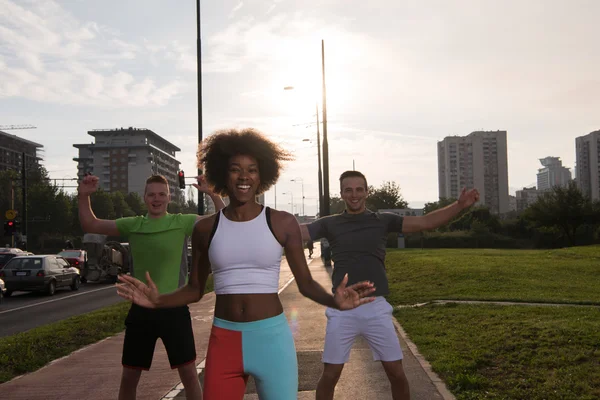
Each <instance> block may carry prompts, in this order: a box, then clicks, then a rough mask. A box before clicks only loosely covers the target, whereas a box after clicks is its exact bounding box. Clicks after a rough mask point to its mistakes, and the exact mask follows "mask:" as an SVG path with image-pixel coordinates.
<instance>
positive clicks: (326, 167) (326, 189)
mask: <svg viewBox="0 0 600 400" xmlns="http://www.w3.org/2000/svg"><path fill="white" fill-rule="evenodd" d="M321 61H322V68H323V199H322V200H323V201H322V202H321V204H322V206H321V207H322V209H323V213H322V214H321V217H324V216H326V215H329V210H330V207H329V201H330V200H329V143H328V142H327V92H326V88H325V41H324V40H321Z"/></svg>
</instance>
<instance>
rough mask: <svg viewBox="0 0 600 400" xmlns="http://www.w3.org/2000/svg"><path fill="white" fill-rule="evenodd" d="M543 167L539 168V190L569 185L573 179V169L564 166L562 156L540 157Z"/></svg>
mask: <svg viewBox="0 0 600 400" xmlns="http://www.w3.org/2000/svg"><path fill="white" fill-rule="evenodd" d="M540 163H541V164H542V166H543V168H540V169H538V173H537V190H541V191H544V190H550V189H552V188H553V187H554V186H567V185H568V184H569V182H570V181H571V171H570V170H569V168H567V167H563V165H562V161H561V160H560V157H545V158H541V159H540Z"/></svg>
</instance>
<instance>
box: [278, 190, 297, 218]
mask: <svg viewBox="0 0 600 400" xmlns="http://www.w3.org/2000/svg"><path fill="white" fill-rule="evenodd" d="M281 194H289V195H290V199H291V200H292V203H291V204H292V215H294V192H289V193H281Z"/></svg>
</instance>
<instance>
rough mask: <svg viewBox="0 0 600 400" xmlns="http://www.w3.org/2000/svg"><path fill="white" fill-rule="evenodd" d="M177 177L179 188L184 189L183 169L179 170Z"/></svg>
mask: <svg viewBox="0 0 600 400" xmlns="http://www.w3.org/2000/svg"><path fill="white" fill-rule="evenodd" d="M177 177H178V178H179V189H185V174H184V173H183V171H179V172H178V173H177Z"/></svg>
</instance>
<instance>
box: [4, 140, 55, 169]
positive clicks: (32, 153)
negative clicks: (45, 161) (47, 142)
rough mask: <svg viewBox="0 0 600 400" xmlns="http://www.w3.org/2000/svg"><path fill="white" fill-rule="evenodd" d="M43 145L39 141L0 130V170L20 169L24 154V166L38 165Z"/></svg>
mask: <svg viewBox="0 0 600 400" xmlns="http://www.w3.org/2000/svg"><path fill="white" fill-rule="evenodd" d="M43 147H44V146H42V145H41V144H39V143H35V142H32V141H30V140H27V139H23V138H20V137H18V136H15V135H11V134H10V133H6V132H3V131H0V171H6V170H16V171H20V170H21V168H22V166H23V154H24V155H25V168H30V167H31V166H33V165H38V164H39V162H40V161H41V160H42V157H41V155H40V153H41V152H42V151H43Z"/></svg>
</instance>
